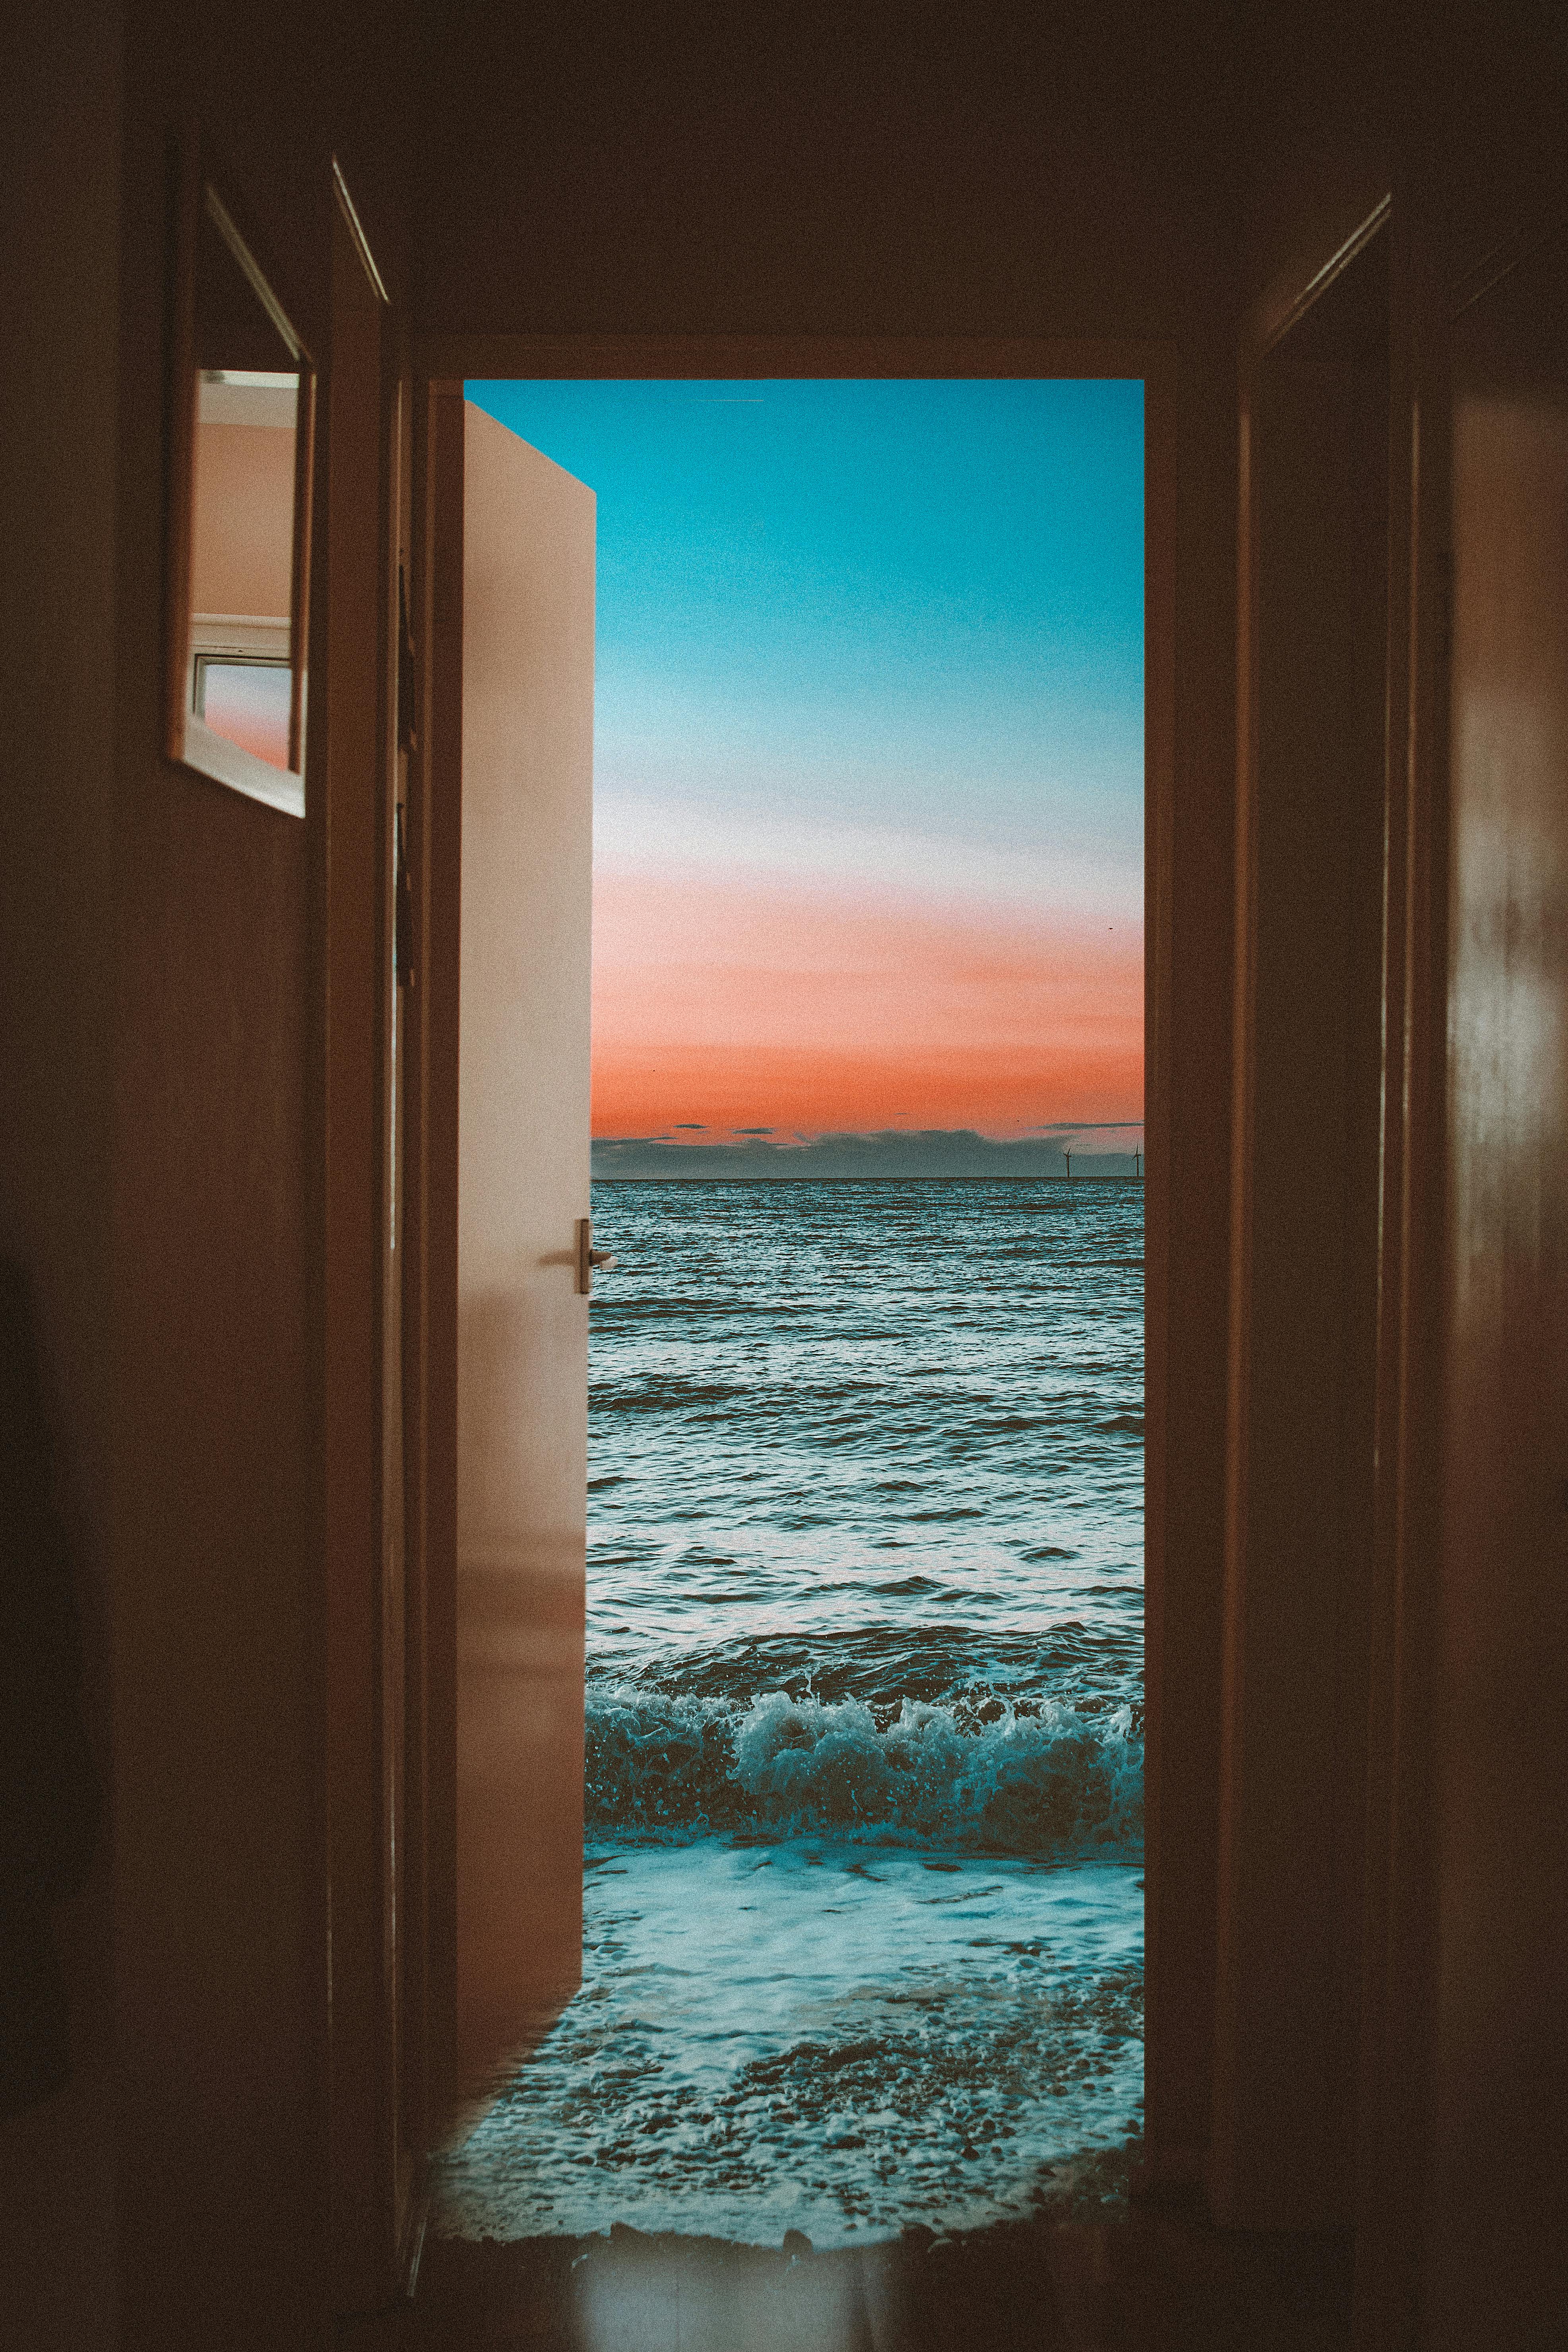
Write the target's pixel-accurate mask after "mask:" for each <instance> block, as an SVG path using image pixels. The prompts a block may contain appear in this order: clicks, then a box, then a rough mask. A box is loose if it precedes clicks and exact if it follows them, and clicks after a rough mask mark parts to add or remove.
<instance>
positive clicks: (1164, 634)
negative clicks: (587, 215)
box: [405, 334, 1202, 2174]
mask: <svg viewBox="0 0 1568 2352" xmlns="http://www.w3.org/2000/svg"><path fill="white" fill-rule="evenodd" d="M1108 376H1109V377H1114V376H1131V377H1138V378H1141V379H1142V382H1143V384H1144V387H1145V394H1144V397H1145V410H1144V415H1145V443H1144V446H1145V485H1144V510H1145V534H1144V550H1145V553H1144V590H1145V647H1146V676H1145V693H1144V745H1145V1110H1144V1120H1145V1159H1144V1167H1145V1171H1146V1180H1145V1181H1146V1190H1145V1218H1146V1239H1145V1250H1146V1287H1145V1346H1146V1402H1145V1428H1146V1438H1145V1463H1146V1481H1145V1627H1146V1630H1145V1652H1146V1662H1147V1686H1148V1703H1147V1742H1146V1757H1147V1786H1146V1800H1145V1811H1146V1821H1147V1868H1146V1872H1145V1876H1146V1879H1147V1889H1148V1891H1147V1895H1146V1917H1147V1923H1148V1927H1147V1938H1148V1948H1149V1952H1150V1956H1151V1975H1152V1976H1154V1975H1155V1974H1156V1973H1157V1969H1158V1956H1159V1954H1160V1951H1161V1947H1162V1914H1163V1897H1164V1896H1165V1895H1166V1894H1167V1893H1168V1891H1169V1889H1168V1886H1167V1874H1165V1872H1164V1871H1163V1867H1162V1863H1163V1853H1162V1843H1161V1835H1160V1825H1161V1821H1162V1815H1163V1812H1164V1813H1166V1814H1167V1815H1175V1814H1179V1812H1180V1809H1181V1807H1182V1805H1183V1803H1184V1789H1183V1786H1182V1785H1181V1784H1182V1781H1183V1778H1184V1774H1189V1775H1190V1772H1191V1769H1192V1768H1191V1764H1190V1762H1189V1761H1188V1760H1187V1758H1188V1750H1189V1747H1190V1746H1191V1745H1193V1743H1190V1742H1189V1741H1188V1740H1187V1738H1185V1736H1184V1731H1183V1728H1182V1727H1181V1726H1180V1725H1179V1724H1178V1725H1176V1726H1175V1727H1169V1725H1168V1710H1169V1707H1170V1704H1171V1695H1170V1694H1168V1693H1167V1692H1166V1690H1165V1686H1164V1680H1165V1678H1164V1672H1163V1628H1164V1624H1165V1607H1164V1601H1165V1591H1166V1583H1167V1577H1166V1511H1165V1508H1164V1488H1165V1484H1166V1478H1167V1453H1166V1436H1165V1433H1166V1400H1167V1397H1168V1394H1169V1391H1170V1386H1171V1382H1172V1380H1173V1376H1179V1371H1180V1366H1179V1362H1178V1360H1177V1359H1178V1356H1179V1349H1180V1344H1181V1337H1182V1335H1181V1334H1180V1333H1176V1332H1173V1329H1172V1328H1171V1314H1170V1303H1169V1302H1170V1284H1169V1265H1170V1233H1171V1223H1172V1214H1173V1201H1172V1149H1171V1144H1172V1126H1173V1100H1172V1095H1173V1045H1174V1040H1173V1024H1172V1020H1171V1015H1170V1004H1171V983H1172V951H1173V840H1174V824H1175V805H1174V803H1175V756H1176V743H1175V737H1176V678H1175V638H1176V614H1175V604H1176V521H1177V518H1176V460H1177V425H1176V419H1177V413H1178V404H1179V398H1180V388H1181V367H1180V362H1179V359H1178V354H1177V352H1176V349H1175V347H1174V345H1173V344H1172V343H1170V342H1168V341H1160V340H1155V339H1149V338H1122V339H1110V338H1081V337H1080V338H1074V339H1067V338H1041V337H974V338H942V339H935V338H932V339H925V338H912V337H892V336H866V337H854V338H850V337H812V336H719V335H697V336H668V335H660V336H639V335H616V334H611V335H474V336H457V337H454V336H441V337H434V338H428V339H424V340H421V341H416V345H415V349H414V353H413V377H414V395H415V457H414V467H415V532H414V581H415V602H416V614H417V627H416V634H417V635H418V639H419V644H420V652H421V663H420V677H421V697H422V705H423V709H424V711H425V713H426V716H428V715H429V714H430V713H431V712H432V711H433V710H434V709H436V708H437V704H439V703H443V702H444V703H445V706H446V709H447V711H448V713H449V712H450V711H451V709H453V707H454V699H455V702H456V705H457V707H458V709H459V710H460V700H461V690H462V688H461V680H462V613H461V582H460V580H457V581H454V580H453V579H451V578H450V577H444V578H437V573H436V567H435V565H434V564H433V562H432V560H431V551H432V545H433V518H434V513H435V500H436V496H437V467H438V466H439V465H440V464H441V463H443V462H447V463H449V462H450V459H449V457H447V459H445V460H443V458H442V456H441V454H440V446H439V444H440V440H441V436H439V434H438V432H437V423H438V419H439V415H440V411H441V405H442V404H443V403H447V402H451V401H457V402H458V403H460V402H461V399H462V394H463V384H464V382H465V380H468V379H472V378H482V379H492V380H493V379H502V378H508V377H511V378H526V379H539V378H547V377H554V378H558V379H563V380H567V381H576V380H591V379H595V378H598V379H607V378H626V379H637V380H653V379H658V378H661V377H663V378H670V379H683V378H698V379H700V378H721V379H724V380H727V381H729V380H736V381H738V380H741V379H748V378H750V379H767V378H787V377H805V378H811V377H816V378H829V377H844V378H855V377H860V378H897V377H908V378H943V377H946V378H961V379H962V378H986V377H1016V378H1043V379H1050V378H1057V379H1071V378H1075V377H1078V378H1093V377H1108ZM451 438H452V436H449V435H448V436H447V447H448V448H449V446H450V444H451ZM447 495H448V496H449V495H451V485H450V484H448V485H447ZM437 734H438V735H439V739H440V740H438V741H437ZM459 736H460V726H457V727H454V726H453V725H451V724H447V725H444V726H443V727H441V728H440V729H439V730H437V729H436V728H433V727H432V726H430V725H428V724H426V725H425V726H423V727H422V729H421V739H420V757H419V761H418V776H417V782H414V783H411V795H410V810H411V820H412V821H411V827H410V848H411V859H412V866H413V879H414V888H415V895H416V905H417V908H418V929H419V935H420V941H421V945H420V954H419V961H420V969H421V976H422V996H421V1002H420V1005H419V1008H418V1013H417V1016H416V1018H417V1021H418V1024H420V1033H419V1042H418V1044H417V1045H416V1047H415V1050H414V1055H413V1056H411V1060H410V1064H409V1071H408V1076H409V1083H410V1104H411V1108H410V1112H409V1121H408V1132H409V1137H410V1143H411V1148H412V1146H413V1144H414V1142H415V1139H416V1138H417V1139H419V1142H418V1154H417V1156H418V1162H419V1172H418V1176H417V1178H416V1181H415V1182H414V1183H412V1184H411V1187H410V1195H409V1198H410V1213H411V1215H412V1216H414V1217H415V1218H416V1219H417V1223H418V1238H417V1246H414V1245H411V1246H410V1247H409V1250H408V1253H407V1259H406V1263H405V1282H407V1283H413V1284H416V1286H417V1288H418V1301H417V1306H416V1308H415V1310H414V1311H413V1312H412V1313H408V1314H407V1315H406V1328H408V1329H409V1330H410V1331H411V1332H412V1331H414V1330H416V1329H417V1331H418V1333H419V1335H420V1336H419V1343H418V1344H419V1370H418V1373H417V1383H418V1404H417V1410H416V1414H415V1416H414V1417H413V1419H411V1423H410V1459H411V1470H410V1493H411V1495H412V1494H413V1493H414V1490H415V1486H416V1485H417V1488H418V1494H419V1496H420V1511H421V1532H420V1538H419V1542H420V1547H421V1558H422V1560H423V1575H424V1580H423V1584H422V1590H421V1594H420V1601H419V1606H420V1610H421V1612H422V1618H423V1622H424V1624H425V1627H426V1643H425V1654H424V1666H423V1672H424V1675H425V1681H424V1686H423V1696H422V1708H423V1717H422V1719H423V1721H424V1722H425V1724H426V1734H427V1736H426V1747H425V1750H424V1754H423V1758H422V1760H421V1766H420V1769H421V1774H422V1788H421V1793H420V1797H419V1800H418V1802H419V1806H420V1819H421V1822H422V1823H423V1830H422V1837H423V1852H424V1855H425V1867H426V1870H427V1874H428V1875H427V1880H426V1884H427V1886H428V1890H429V1893H428V1904H429V1907H428V1911H427V1914H426V1951H427V1956H428V1958H427V1978H426V1982H427V1987H428V1995H427V1998H428V2009H427V2012H426V2015H427V2028H426V2032H427V2042H426V2047H427V2057H426V2107H425V2117H426V2131H427V2135H428V2137H429V2138H430V2139H431V2140H432V2141H434V2140H437V2139H438V2138H439V2137H440V2135H441V2131H442V2128H443V2123H444V2118H445V2116H447V2113H448V2112H449V2103H450V2085H449V2071H448V2070H449V2056H448V2054H447V2053H449V2050H450V2045H451V2036H452V2032H453V2019H454V2016H455V1958H454V1951H455V1940H454V1939H455V1930H454V1927H453V1925H452V1922H453V1918H454V1916H455V1915H454V1894H453V1886H454V1858H453V1853H452V1823H453V1820H454V1811H453V1805H454V1799H453V1786H452V1775H453V1770H454V1759H455V1752H456V1734H455V1724H454V1721H453V1719H452V1714H451V1706H452V1693H453V1691H454V1688H455V1664H454V1658H453V1652H452V1643H453V1633H454V1625H453V1604H452V1594H453V1579H454V1575H455V1561H456V1497H457V1455H456V1445H457V1433H456V1364H457V1335H456V1307H457V1098H456V1086H457V1036H458V1028H457V969H458V923H459V916H460V910H459V907H458V871H459V852H460V776H459V775H458V773H456V772H454V761H453V755H452V751H451V748H450V747H451V746H452V745H453V744H455V743H456V741H457V740H458V739H459ZM443 745H444V746H446V747H447V748H446V749H445V750H443V748H442V746H443ZM416 1194H417V1197H416ZM405 1296H406V1294H405ZM416 1461H417V1468H415V1467H414V1464H415V1462H416ZM413 1549H414V1545H413V1538H412V1535H411V1549H410V1556H411V1559H412V1556H413ZM1201 1744H1202V1742H1201V1739H1200V1740H1199V1741H1198V1742H1197V1743H1196V1745H1198V1746H1201ZM1172 1758H1174V1759H1177V1760H1176V1761H1175V1762H1173V1764H1171V1765H1170V1769H1166V1768H1167V1762H1168V1759H1172ZM1167 1782H1169V1783H1171V1784H1172V1785H1170V1786H1169V1787H1167ZM1162 1797H1164V1798H1165V1800H1166V1802H1165V1804H1164V1806H1163V1805H1162ZM1190 2006H1191V2002H1190V2000H1188V1999H1187V1998H1186V1996H1185V1994H1184V1990H1181V1989H1177V1990H1174V1992H1173V1997H1171V1998H1169V1999H1167V2000H1166V2001H1165V2002H1164V2003H1163V2005H1162V2003H1161V2002H1160V2001H1158V2000H1156V2001H1155V2002H1154V2003H1153V2004H1152V2019H1151V2026H1152V2035H1153V2037H1154V2046H1155V2052H1156V2056H1157V2042H1158V2036H1159V2034H1160V2033H1161V2032H1163V2031H1164V2030H1165V2021H1166V2020H1167V2018H1169V2019H1170V2020H1171V2021H1172V2025H1173V2030H1176V2031H1178V2032H1180V2031H1182V2030H1184V2028H1183V2026H1182V2024H1181V2023H1180V2022H1179V2013H1180V2012H1182V2011H1184V2008H1185V2007H1190ZM1149 2075H1150V2081H1151V2087H1152V2089H1153V2087H1154V2085H1155V2084H1156V2083H1157V2082H1158V2081H1159V2080H1160V2079H1161V2075H1160V2069H1159V2067H1158V2065H1157V2063H1153V2062H1152V2063H1151V2064H1150V2067H1149ZM1161 2130H1162V2118H1161V2115H1160V2111H1159V2102H1158V2098H1157V2097H1154V2098H1152V2100H1151V2115H1150V2137H1151V2153H1152V2158H1153V2162H1154V2168H1155V2169H1156V2170H1158V2169H1159V2168H1160V2167H1161V2163H1162V2161H1163V2162H1164V2164H1165V2167H1166V2168H1173V2169H1178V2170H1185V2171H1186V2172H1187V2173H1189V2174H1190V2171H1191V2168H1192V2157H1191V2153H1190V2151H1184V2152H1182V2153H1180V2154H1174V2153H1172V2154H1169V2155H1168V2156H1167V2157H1166V2158H1164V2159H1162V2158H1161V2156H1160V2154H1159V2151H1158V2143H1159V2141H1160V2138H1161ZM1166 2137H1182V2135H1181V2133H1180V2130H1179V2128H1173V2131H1172V2132H1170V2133H1167V2134H1166Z"/></svg>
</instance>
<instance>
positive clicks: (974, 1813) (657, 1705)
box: [586, 1685, 1143, 1859]
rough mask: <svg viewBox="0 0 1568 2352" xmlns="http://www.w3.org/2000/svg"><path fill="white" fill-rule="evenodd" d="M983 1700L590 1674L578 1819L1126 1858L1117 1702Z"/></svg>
mask: <svg viewBox="0 0 1568 2352" xmlns="http://www.w3.org/2000/svg"><path fill="white" fill-rule="evenodd" d="M984 1714H985V1715H987V1716H990V1717H992V1719H991V1720H988V1721H987V1720H984V1719H980V1718H978V1717H972V1718H970V1719H969V1720H964V1719H962V1718H961V1717H960V1716H959V1715H958V1714H957V1713H955V1711H954V1710H953V1709H952V1707H950V1706H942V1705H938V1704H932V1703H930V1702H926V1701H922V1700H915V1699H909V1698H906V1699H905V1700H904V1701H903V1703H902V1705H901V1706H900V1708H899V1709H898V1712H897V1713H896V1714H894V1715H892V1716H891V1717H889V1716H888V1714H887V1711H886V1710H882V1709H879V1710H877V1711H876V1712H873V1710H872V1708H871V1707H869V1706H867V1705H866V1704H865V1703H864V1702H863V1701H862V1700H859V1699H854V1698H849V1699H839V1700H823V1699H818V1698H816V1697H813V1696H809V1695H808V1696H802V1697H794V1698H792V1697H791V1696H789V1695H788V1693H787V1692H784V1691H782V1690H776V1691H769V1692H766V1693H764V1694H763V1696H760V1697H758V1698H756V1699H754V1700H752V1703H751V1705H750V1706H736V1705H734V1704H733V1703H731V1702H726V1701H724V1700H722V1699H716V1698H705V1697H696V1696H672V1695H669V1694H665V1693H652V1692H648V1691H647V1690H635V1689H632V1688H629V1687H626V1688H619V1687H611V1688H605V1686H603V1685H601V1686H599V1687H598V1688H597V1689H595V1688H592V1687H591V1688H590V1690H589V1693H588V1710H587V1757H586V1801H587V1828H588V1831H589V1833H590V1834H591V1835H595V1836H601V1837H603V1836H613V1835H625V1834H627V1833H642V1834H645V1835H646V1834H653V1835H659V1834H664V1835H679V1836H682V1837H692V1836H701V1835H704V1834H708V1833H712V1832H729V1833H731V1834H736V1835H743V1836H753V1837H775V1838H789V1837H796V1836H802V1835H809V1834H814V1833H815V1834H819V1835H820V1834H831V1835H833V1836H835V1837H840V1838H842V1837H846V1836H847V1837H865V1838H866V1839H868V1841H870V1842H873V1843H899V1844H900V1845H908V1844H920V1845H931V1846H949V1847H954V1848H958V1849H965V1850H969V1851H972V1852H975V1853H996V1854H1004V1853H1006V1854H1021V1855H1029V1856H1035V1857H1042V1858H1055V1857H1057V1856H1067V1855H1084V1854H1099V1855H1103V1856H1105V1857H1107V1858H1111V1857H1115V1858H1119V1859H1136V1858H1137V1856H1138V1854H1139V1853H1140V1850H1141V1847H1142V1834H1143V1745H1142V1739H1141V1738H1139V1737H1138V1734H1137V1731H1136V1730H1135V1728H1134V1724H1133V1716H1132V1710H1131V1708H1130V1707H1126V1706H1123V1707H1120V1708H1117V1709H1114V1710H1111V1711H1107V1712H1105V1713H1102V1714H1100V1715H1094V1716H1090V1715H1085V1714H1082V1713H1080V1712H1079V1711H1078V1710H1077V1709H1076V1708H1073V1707H1069V1706H1062V1705H1060V1704H1059V1703H1058V1702H1054V1701H1050V1700H1044V1701H1041V1702H1040V1703H1039V1704H1038V1706H1036V1707H1029V1706H1013V1705H1011V1704H1002V1705H996V1704H994V1705H993V1706H992V1707H988V1708H986V1709H985V1710H984Z"/></svg>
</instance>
